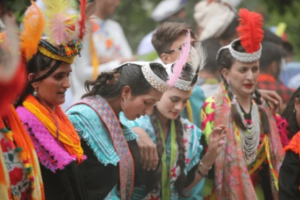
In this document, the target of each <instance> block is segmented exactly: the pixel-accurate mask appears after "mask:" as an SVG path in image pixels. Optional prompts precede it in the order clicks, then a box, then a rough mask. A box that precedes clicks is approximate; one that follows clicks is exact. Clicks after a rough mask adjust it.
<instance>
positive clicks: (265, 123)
mask: <svg viewBox="0 0 300 200" xmlns="http://www.w3.org/2000/svg"><path fill="white" fill-rule="evenodd" d="M233 48H234V49H235V50H236V51H238V52H246V51H245V49H244V47H243V46H242V45H241V43H240V41H237V42H235V43H234V44H233ZM217 61H218V65H219V69H220V72H221V70H222V69H224V68H225V69H228V70H229V69H230V68H231V66H232V65H233V63H234V58H233V57H232V55H231V53H230V51H229V49H224V50H222V51H221V52H220V54H219V56H218V59H217ZM221 76H222V74H221ZM222 79H223V82H224V84H225V89H226V91H227V94H228V97H229V99H230V100H231V101H232V100H233V94H232V91H231V90H230V85H229V83H228V82H227V81H226V80H225V79H224V77H223V76H222ZM253 96H254V100H255V102H256V103H257V105H258V108H259V112H260V118H261V125H262V129H263V130H262V131H263V133H265V134H267V133H269V131H270V123H269V119H268V116H267V114H266V112H265V110H264V108H263V107H262V101H261V95H260V93H259V91H258V89H257V88H256V89H255V90H254V94H253ZM237 106H238V105H237V104H232V105H231V114H232V117H233V120H234V122H235V123H236V125H237V126H238V127H239V128H241V129H242V130H246V129H247V128H246V126H245V124H244V122H243V120H242V117H241V116H240V114H239V112H238V109H237Z"/></svg>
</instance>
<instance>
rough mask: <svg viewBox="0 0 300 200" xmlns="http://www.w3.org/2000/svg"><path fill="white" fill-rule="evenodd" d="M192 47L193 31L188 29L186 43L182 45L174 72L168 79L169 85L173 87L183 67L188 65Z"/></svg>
mask: <svg viewBox="0 0 300 200" xmlns="http://www.w3.org/2000/svg"><path fill="white" fill-rule="evenodd" d="M190 47H191V33H190V31H188V33H187V36H186V39H185V42H184V44H183V45H182V47H181V53H180V55H179V57H178V58H177V60H176V62H175V65H174V67H173V73H172V75H171V76H170V79H169V80H168V85H169V86H170V87H173V86H174V85H175V83H176V82H177V81H178V79H179V77H180V75H181V71H182V69H183V67H184V66H185V65H186V63H187V61H188V58H189V54H190Z"/></svg>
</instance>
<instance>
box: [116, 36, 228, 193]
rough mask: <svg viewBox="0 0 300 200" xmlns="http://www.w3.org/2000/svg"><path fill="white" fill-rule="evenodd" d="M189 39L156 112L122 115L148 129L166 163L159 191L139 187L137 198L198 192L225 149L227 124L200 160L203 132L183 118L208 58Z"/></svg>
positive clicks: (170, 68) (172, 68) (170, 69)
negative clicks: (184, 110) (193, 190)
mask: <svg viewBox="0 0 300 200" xmlns="http://www.w3.org/2000/svg"><path fill="white" fill-rule="evenodd" d="M189 38H190V33H189V32H188V35H187V38H186V42H185V44H184V45H183V46H182V52H181V54H180V56H179V59H178V60H177V61H176V62H175V63H174V64H170V65H167V71H168V73H169V74H171V75H170V80H169V81H168V83H169V88H168V90H167V91H166V92H165V93H164V94H163V96H162V98H161V100H160V101H159V102H158V103H157V105H156V106H155V107H154V111H153V113H151V114H150V115H149V114H148V115H145V116H143V117H140V118H138V119H137V120H135V121H128V120H127V119H126V118H125V117H124V116H122V120H123V121H124V122H126V123H127V124H128V125H129V126H130V128H136V127H140V128H142V129H144V130H145V131H146V132H147V134H148V135H149V137H150V138H151V139H152V141H153V142H154V143H156V145H157V151H158V154H159V158H160V159H161V165H162V169H161V171H162V176H161V177H160V183H159V185H157V187H156V188H155V190H153V191H146V190H145V188H142V187H139V188H136V189H135V190H134V199H180V198H181V197H188V196H190V195H194V194H189V191H190V190H191V189H192V188H193V187H195V186H196V185H197V184H198V183H199V182H200V181H201V180H202V179H203V178H204V177H205V176H206V175H207V172H208V170H209V169H210V167H211V165H212V164H213V163H214V161H215V159H216V157H217V156H218V154H219V151H220V150H221V148H222V145H223V142H224V141H222V140H223V138H224V137H225V135H224V133H225V132H223V130H224V128H225V127H222V126H219V127H217V128H215V129H214V133H213V134H212V137H211V138H210V141H211V145H210V147H209V151H208V153H207V154H206V155H205V156H204V157H203V159H202V160H200V154H201V151H202V146H201V144H200V138H201V135H202V132H201V130H200V129H199V128H197V126H195V125H194V124H193V123H191V122H189V121H188V120H186V119H183V118H181V117H180V112H181V111H182V110H183V109H184V108H185V106H186V103H187V101H188V99H189V97H190V95H191V91H192V89H193V86H194V84H195V83H196V81H197V77H198V71H199V68H200V66H203V62H204V60H205V56H204V53H203V51H199V50H200V49H201V48H198V47H200V44H199V43H198V45H199V46H198V45H196V46H197V48H194V47H191V46H190V41H189ZM189 51H190V53H189ZM199 55H200V56H199ZM187 61H188V62H187ZM172 74H173V75H172ZM201 187H203V185H201ZM146 194H147V195H146ZM145 195H146V197H144V196H145Z"/></svg>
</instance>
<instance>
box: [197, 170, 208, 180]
mask: <svg viewBox="0 0 300 200" xmlns="http://www.w3.org/2000/svg"><path fill="white" fill-rule="evenodd" d="M197 173H198V174H199V175H200V176H202V178H206V177H207V176H208V174H203V173H202V172H201V171H200V169H199V168H198V169H197Z"/></svg>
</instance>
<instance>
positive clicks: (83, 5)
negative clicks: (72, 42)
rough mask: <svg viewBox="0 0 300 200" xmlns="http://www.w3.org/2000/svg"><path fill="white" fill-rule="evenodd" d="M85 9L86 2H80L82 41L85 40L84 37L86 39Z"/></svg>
mask: <svg viewBox="0 0 300 200" xmlns="http://www.w3.org/2000/svg"><path fill="white" fill-rule="evenodd" d="M85 7H86V0H80V13H81V19H80V20H79V38H80V39H81V40H83V37H84V35H85V33H86V27H85V20H86V13H85Z"/></svg>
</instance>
